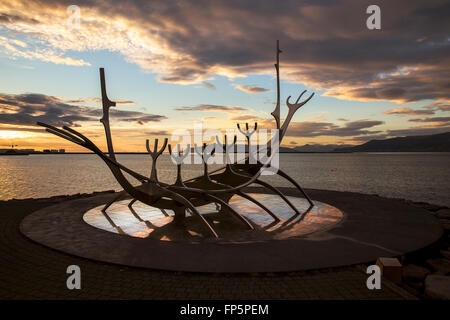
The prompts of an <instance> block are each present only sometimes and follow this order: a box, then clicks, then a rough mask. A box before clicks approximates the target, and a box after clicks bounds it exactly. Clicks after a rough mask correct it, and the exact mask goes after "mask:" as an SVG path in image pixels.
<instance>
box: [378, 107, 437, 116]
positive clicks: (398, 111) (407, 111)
mask: <svg viewBox="0 0 450 320" xmlns="http://www.w3.org/2000/svg"><path fill="white" fill-rule="evenodd" d="M383 113H384V114H393V115H398V116H410V115H426V114H434V111H433V110H413V109H411V108H404V107H399V108H391V109H389V110H386V111H383Z"/></svg>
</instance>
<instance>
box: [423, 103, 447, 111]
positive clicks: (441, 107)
mask: <svg viewBox="0 0 450 320" xmlns="http://www.w3.org/2000/svg"><path fill="white" fill-rule="evenodd" d="M422 108H425V109H432V110H435V111H436V110H440V111H450V104H443V103H442V102H434V103H430V104H427V105H424V106H422Z"/></svg>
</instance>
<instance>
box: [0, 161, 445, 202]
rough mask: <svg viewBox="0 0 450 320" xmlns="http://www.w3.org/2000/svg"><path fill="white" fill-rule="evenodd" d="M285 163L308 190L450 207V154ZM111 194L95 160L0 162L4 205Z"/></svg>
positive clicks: (168, 171) (165, 164)
mask: <svg viewBox="0 0 450 320" xmlns="http://www.w3.org/2000/svg"><path fill="white" fill-rule="evenodd" d="M118 160H119V161H120V162H121V163H123V164H124V165H126V166H129V167H130V168H132V169H134V170H136V171H138V172H140V173H142V174H144V175H148V174H149V173H150V167H151V159H150V157H149V156H148V155H118ZM280 163H281V169H282V170H284V171H285V172H287V173H289V174H290V175H291V176H292V177H293V178H294V179H296V180H297V182H299V183H300V185H301V186H303V187H306V188H316V189H328V190H338V191H355V192H362V193H370V194H379V195H382V196H386V197H395V198H405V199H411V200H415V201H425V202H430V203H435V204H441V205H446V206H450V197H449V194H450V153H348V154H318V153H315V154H281V155H280ZM175 170H176V167H175V165H173V164H172V162H171V160H170V158H169V156H168V155H163V156H161V157H160V159H159V160H158V176H159V178H160V180H162V181H164V182H169V183H170V182H174V179H175V172H176V171H175ZM201 170H202V168H201V165H184V166H183V175H184V177H185V178H189V177H194V176H196V175H198V174H200V173H201ZM264 179H265V180H269V181H271V182H272V183H273V184H274V185H276V186H289V184H287V183H286V182H285V181H284V180H282V179H280V178H277V177H273V176H270V177H267V176H266V177H264ZM131 180H132V178H131ZM134 181H135V184H138V183H137V181H136V180H134ZM108 189H115V190H121V188H120V186H119V185H118V183H117V182H116V181H115V179H114V177H113V176H112V174H111V173H110V171H109V170H108V168H107V166H106V165H105V164H104V163H103V161H102V160H101V159H99V158H98V157H97V156H95V155H88V154H83V155H70V154H66V155H30V156H1V157H0V200H6V199H11V198H17V199H22V198H38V197H49V196H54V195H66V194H74V193H88V192H93V191H102V190H108Z"/></svg>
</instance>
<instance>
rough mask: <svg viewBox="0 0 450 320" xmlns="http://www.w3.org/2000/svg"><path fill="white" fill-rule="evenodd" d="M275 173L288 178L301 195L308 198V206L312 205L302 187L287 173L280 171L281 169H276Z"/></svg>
mask: <svg viewBox="0 0 450 320" xmlns="http://www.w3.org/2000/svg"><path fill="white" fill-rule="evenodd" d="M277 174H278V175H280V176H282V177H283V178H285V179H286V180H288V181H289V182H290V183H292V184H293V185H294V186H295V187H296V188H297V189H298V190H300V192H301V193H302V194H303V196H304V197H305V198H306V200H308V202H309V205H310V207H314V203H313V202H312V200H311V198H310V197H308V195H307V194H306V192H305V191H304V190H303V188H302V187H300V185H299V184H298V183H297V182H296V181H295V180H294V179H292V178H291V177H290V176H289V175H288V174H287V173H285V172H283V171H281V169H278V171H277Z"/></svg>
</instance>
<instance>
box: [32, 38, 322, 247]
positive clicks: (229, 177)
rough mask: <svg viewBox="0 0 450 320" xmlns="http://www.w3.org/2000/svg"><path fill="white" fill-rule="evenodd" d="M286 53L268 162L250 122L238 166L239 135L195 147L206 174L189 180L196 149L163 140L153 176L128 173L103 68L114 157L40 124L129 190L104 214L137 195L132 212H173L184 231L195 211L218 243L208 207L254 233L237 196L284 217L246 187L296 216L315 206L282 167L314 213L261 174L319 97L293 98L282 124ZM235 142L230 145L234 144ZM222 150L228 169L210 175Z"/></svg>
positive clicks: (105, 119) (86, 141)
mask: <svg viewBox="0 0 450 320" xmlns="http://www.w3.org/2000/svg"><path fill="white" fill-rule="evenodd" d="M280 53H281V50H280V49H279V42H278V41H277V48H276V63H275V69H276V75H277V103H276V107H275V110H274V111H273V112H272V113H271V115H272V116H273V117H274V118H275V122H276V129H278V134H277V135H275V136H272V137H271V139H270V141H268V142H267V145H266V146H265V147H266V148H267V157H265V159H264V160H261V159H258V160H255V158H254V156H253V153H252V151H251V148H250V136H251V135H252V134H253V133H255V131H256V129H257V123H255V126H254V128H253V129H252V130H249V126H248V123H246V128H245V130H243V129H241V127H240V125H239V124H238V125H237V128H238V130H239V132H241V134H243V135H244V136H245V138H246V140H247V148H246V151H245V156H244V157H243V161H238V162H235V161H234V160H233V154H234V151H235V148H236V136H234V138H233V139H228V138H227V136H226V135H225V136H224V138H223V141H222V142H220V141H219V140H220V139H219V138H218V137H216V143H214V144H210V145H206V144H204V145H203V147H197V146H196V145H195V146H194V151H195V152H197V153H198V154H199V155H200V156H201V159H202V163H203V174H202V175H200V176H198V177H195V178H192V179H188V180H185V181H184V180H183V179H182V176H181V169H182V163H183V160H184V159H185V158H186V157H187V156H188V155H189V154H190V153H191V152H192V151H191V148H190V145H189V144H188V145H187V147H186V148H185V150H184V151H182V150H180V145H179V144H178V145H177V151H175V150H173V149H172V146H171V145H170V144H168V139H167V138H165V139H164V143H163V146H162V147H161V148H160V149H159V150H158V139H155V142H154V148H153V150H151V148H150V145H149V140H147V141H146V146H147V151H148V153H149V154H150V156H151V158H152V168H151V173H150V176H149V177H148V176H144V175H142V174H140V173H138V172H135V171H134V170H131V169H130V168H127V167H126V166H124V165H123V164H121V163H119V162H118V161H117V159H116V154H115V152H114V147H113V141H112V136H111V128H110V121H109V109H110V108H111V107H113V106H115V105H116V103H115V102H114V101H111V100H109V99H108V96H107V93H106V83H105V74H104V69H103V68H100V82H101V93H102V103H103V117H102V118H101V119H100V122H101V123H102V124H103V126H104V130H105V136H106V141H107V148H108V152H103V151H101V150H100V149H99V148H98V147H97V146H96V145H95V144H94V143H93V142H92V141H91V140H90V139H89V138H87V137H86V136H84V135H83V134H81V133H80V132H78V131H76V130H74V129H72V128H70V127H67V126H63V127H62V129H59V128H56V127H54V126H51V125H49V124H45V123H41V122H38V125H40V126H43V127H45V128H46V131H48V132H49V133H52V134H54V135H56V136H58V137H61V138H63V139H66V140H68V141H70V142H72V143H75V144H77V145H80V146H82V147H84V148H86V149H88V150H90V151H92V152H94V153H95V154H97V155H98V156H99V157H100V158H101V159H102V160H103V161H104V162H105V163H106V165H107V166H108V167H109V169H110V170H111V172H112V174H113V175H114V177H115V179H116V180H117V182H118V183H119V184H120V185H121V187H122V188H123V191H121V192H119V193H118V194H117V195H116V196H115V197H114V198H113V199H111V200H110V201H108V202H107V203H106V204H105V206H104V207H103V209H102V210H103V212H106V210H107V209H108V208H109V207H110V206H111V205H112V204H113V203H114V202H116V201H118V200H119V199H120V198H121V197H124V196H127V195H128V196H131V198H132V200H131V201H130V203H129V205H128V206H129V208H130V210H132V205H133V203H134V202H136V201H140V202H142V203H144V204H145V205H148V206H151V207H154V208H158V209H160V210H166V209H168V210H172V211H173V212H174V217H173V222H174V223H175V224H176V225H179V226H180V228H183V227H184V221H185V218H186V212H187V211H189V212H190V214H191V215H192V216H196V217H197V218H198V219H200V220H199V221H200V222H201V224H202V225H203V226H204V228H205V229H206V230H207V232H209V233H210V234H211V236H212V237H214V238H219V235H218V233H217V232H216V230H215V228H214V227H213V225H212V224H211V223H209V222H208V221H207V220H206V219H205V218H204V217H203V215H202V214H200V213H199V210H198V209H197V208H198V207H199V206H204V205H207V204H215V205H216V207H217V208H218V210H219V213H223V214H231V215H233V216H235V217H236V218H238V219H239V220H240V221H241V222H242V223H243V224H244V225H245V226H246V228H247V229H249V230H252V229H254V226H253V224H252V223H251V222H250V221H249V220H248V219H246V218H245V217H244V215H243V214H242V213H240V212H238V211H237V210H236V209H235V208H233V207H232V206H231V205H230V204H229V202H230V199H231V198H232V197H233V196H240V197H242V198H245V199H247V200H248V201H250V202H252V203H253V204H254V205H256V206H258V207H260V208H261V209H262V210H264V212H265V213H267V214H268V215H270V216H271V218H272V219H273V220H274V222H275V223H276V222H277V221H279V220H280V219H279V217H278V216H277V214H276V212H274V211H273V210H270V209H269V208H267V207H266V206H265V205H264V204H263V203H261V202H260V201H258V200H257V199H256V198H255V197H252V196H251V195H249V194H247V193H245V192H244V188H245V187H248V186H250V185H251V184H258V185H260V186H262V187H263V188H265V189H267V190H269V191H270V192H271V193H273V194H275V195H277V196H279V198H280V199H281V201H284V202H285V203H286V204H287V205H288V206H289V207H290V208H291V209H292V210H293V211H294V216H295V217H297V216H300V217H301V216H302V215H306V214H307V213H308V212H309V211H310V209H311V208H312V207H314V203H313V202H312V200H311V199H310V198H309V197H308V195H307V194H306V193H305V191H304V190H303V189H302V187H301V186H300V185H299V184H298V183H297V182H296V181H295V180H294V179H293V178H291V177H290V176H289V175H288V174H286V173H285V172H283V171H282V170H281V169H279V168H277V170H276V174H277V175H278V176H280V177H282V178H284V179H286V180H287V181H289V182H290V183H291V184H293V185H294V186H295V188H297V189H298V190H299V191H300V192H301V194H302V195H303V196H304V197H305V198H306V200H307V201H308V203H309V208H308V209H307V210H305V211H303V212H300V211H299V210H298V209H297V207H296V206H295V205H294V204H293V203H292V202H291V201H290V200H289V199H288V198H287V197H286V196H285V195H284V194H283V193H282V192H281V191H280V190H279V189H277V188H276V187H274V186H272V185H271V184H269V183H268V182H266V181H263V180H261V175H262V173H263V171H264V170H266V169H268V167H269V166H270V162H271V160H272V157H273V156H274V154H275V152H276V151H274V150H272V148H271V146H272V145H274V143H273V142H274V141H273V139H278V141H276V142H277V143H276V144H275V145H277V146H278V145H280V143H281V141H282V140H283V137H284V136H285V134H286V131H287V129H288V126H289V124H290V122H291V120H292V117H293V116H294V114H295V112H296V111H297V110H298V109H299V108H300V107H301V106H303V105H304V104H306V103H307V102H308V101H309V100H311V98H312V97H313V96H314V93H312V94H311V95H310V96H309V97H308V98H307V99H306V100H303V101H300V99H301V97H302V96H303V94H304V93H305V92H306V90H305V91H303V92H302V93H301V94H300V96H299V97H298V99H297V101H296V102H295V103H290V96H289V97H288V98H287V99H286V105H287V107H288V114H287V116H286V118H285V120H284V122H283V124H281V118H280V62H279V55H280ZM229 142H230V143H229ZM217 146H218V147H219V148H220V149H221V150H222V151H223V155H225V159H226V165H225V166H223V167H221V168H219V169H216V170H213V171H211V172H210V171H209V170H208V159H209V158H210V157H211V156H212V154H213V153H214V150H215V147H217ZM166 147H168V151H169V153H170V155H171V157H172V159H173V161H174V162H175V163H176V165H177V177H176V181H175V183H173V184H167V183H164V182H162V181H159V180H158V176H157V170H156V162H157V160H158V157H159V156H160V155H161V154H162V153H163V152H164V151H165V150H166ZM124 173H127V174H129V175H131V176H132V177H134V178H135V179H137V180H138V181H139V182H140V185H138V186H133V185H132V184H131V182H130V181H129V180H128V179H127V177H126V176H125V175H124Z"/></svg>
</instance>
